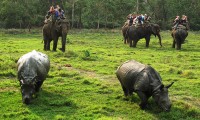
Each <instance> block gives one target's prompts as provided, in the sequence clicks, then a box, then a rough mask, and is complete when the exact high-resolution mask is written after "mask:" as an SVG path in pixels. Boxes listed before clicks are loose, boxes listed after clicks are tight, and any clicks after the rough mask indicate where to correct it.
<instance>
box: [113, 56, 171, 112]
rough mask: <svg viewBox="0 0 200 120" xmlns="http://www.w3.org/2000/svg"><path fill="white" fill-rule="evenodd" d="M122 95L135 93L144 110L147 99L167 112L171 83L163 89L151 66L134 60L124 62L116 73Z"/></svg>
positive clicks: (158, 76)
mask: <svg viewBox="0 0 200 120" xmlns="http://www.w3.org/2000/svg"><path fill="white" fill-rule="evenodd" d="M116 75H117V78H118V79H119V82H120V83H121V86H122V89H123V91H124V95H125V96H128V95H132V93H133V92H136V93H137V95H138V96H139V98H140V99H141V103H140V107H141V108H142V109H144V108H145V107H146V105H147V101H148V99H149V97H151V96H153V99H154V100H155V102H156V103H157V104H158V105H159V106H160V107H161V108H162V109H163V110H165V111H169V110H170V107H171V102H170V100H169V97H168V88H169V87H170V86H171V85H172V84H173V82H172V83H171V84H170V85H168V86H166V87H164V85H163V84H162V79H161V77H160V75H159V73H158V72H157V71H156V70H154V69H153V68H152V67H151V66H148V65H144V64H141V63H139V62H137V61H135V60H129V61H126V62H124V63H123V64H122V65H121V66H119V67H118V69H117V71H116Z"/></svg>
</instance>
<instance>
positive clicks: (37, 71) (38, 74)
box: [17, 50, 50, 104]
mask: <svg viewBox="0 0 200 120" xmlns="http://www.w3.org/2000/svg"><path fill="white" fill-rule="evenodd" d="M17 67H18V80H19V82H20V86H21V93H22V101H23V103H25V104H29V103H30V101H31V99H32V96H33V95H34V94H35V93H36V92H39V90H40V87H41V85H42V83H43V81H44V80H45V79H46V76H47V74H48V72H49V69H50V61H49V59H48V56H47V55H45V54H43V53H41V52H37V51H35V50H33V51H32V52H29V53H27V54H25V55H23V56H22V57H21V58H20V59H19V60H18V62H17Z"/></svg>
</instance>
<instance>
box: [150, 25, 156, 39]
mask: <svg viewBox="0 0 200 120" xmlns="http://www.w3.org/2000/svg"><path fill="white" fill-rule="evenodd" d="M151 31H152V32H153V34H154V35H155V34H156V27H155V26H154V25H151ZM155 37H156V35H155Z"/></svg>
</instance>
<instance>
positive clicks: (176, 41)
mask: <svg viewBox="0 0 200 120" xmlns="http://www.w3.org/2000/svg"><path fill="white" fill-rule="evenodd" d="M187 30H189V25H188V20H187V16H186V15H182V18H181V19H180V20H179V24H178V25H177V26H176V28H175V29H172V33H171V36H172V38H173V43H172V48H176V49H177V50H180V49H181V45H182V44H184V42H185V39H186V37H187V36H188V32H187Z"/></svg>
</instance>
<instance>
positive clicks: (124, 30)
mask: <svg viewBox="0 0 200 120" xmlns="http://www.w3.org/2000/svg"><path fill="white" fill-rule="evenodd" d="M128 29H129V25H128V24H124V26H123V27H122V35H123V38H124V44H126V43H129V41H128V35H127V32H128Z"/></svg>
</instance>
